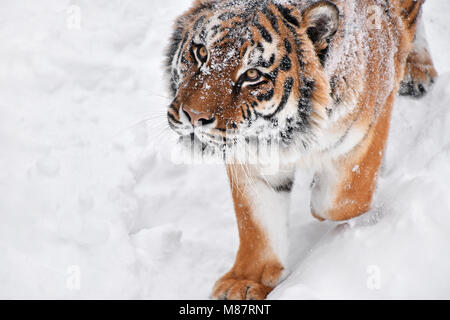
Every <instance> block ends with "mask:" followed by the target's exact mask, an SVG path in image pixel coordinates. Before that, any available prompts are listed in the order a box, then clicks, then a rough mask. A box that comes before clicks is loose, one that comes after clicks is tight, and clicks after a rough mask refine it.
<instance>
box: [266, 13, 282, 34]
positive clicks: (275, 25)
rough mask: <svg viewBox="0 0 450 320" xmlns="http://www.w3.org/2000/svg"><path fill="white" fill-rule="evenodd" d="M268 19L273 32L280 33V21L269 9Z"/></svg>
mask: <svg viewBox="0 0 450 320" xmlns="http://www.w3.org/2000/svg"><path fill="white" fill-rule="evenodd" d="M266 17H267V20H269V21H270V24H271V25H272V28H273V30H275V32H276V33H279V32H280V29H279V27H278V19H277V17H276V16H275V14H274V13H273V11H272V10H270V9H267V12H266Z"/></svg>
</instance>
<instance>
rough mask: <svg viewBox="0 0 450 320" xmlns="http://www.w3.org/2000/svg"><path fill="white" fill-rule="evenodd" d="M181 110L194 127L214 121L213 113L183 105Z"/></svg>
mask: <svg viewBox="0 0 450 320" xmlns="http://www.w3.org/2000/svg"><path fill="white" fill-rule="evenodd" d="M182 109H183V112H184V114H185V115H186V116H187V118H188V119H189V121H190V122H191V124H192V125H193V126H194V127H199V126H205V125H208V124H211V123H213V122H214V121H216V118H215V117H214V115H211V114H208V113H204V112H200V111H196V110H192V109H190V108H188V107H183V108H182Z"/></svg>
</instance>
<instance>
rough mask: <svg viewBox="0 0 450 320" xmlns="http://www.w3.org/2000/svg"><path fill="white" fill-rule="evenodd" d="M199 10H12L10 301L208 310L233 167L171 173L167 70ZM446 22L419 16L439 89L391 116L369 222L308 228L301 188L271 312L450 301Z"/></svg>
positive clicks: (31, 6)
mask: <svg viewBox="0 0 450 320" xmlns="http://www.w3.org/2000/svg"><path fill="white" fill-rule="evenodd" d="M189 4H190V0H182V1H180V0H166V1H164V2H161V1H157V0H145V1H133V2H124V1H120V0H108V1H100V0H99V1H86V0H85V1H82V0H75V1H68V0H67V1H56V0H44V1H39V3H37V2H36V3H34V2H29V1H27V2H26V1H17V0H14V1H13V0H3V1H2V8H3V10H2V12H1V13H0V39H1V41H0V97H1V99H0V110H1V119H0V146H1V151H0V166H1V168H3V170H1V171H0V194H1V195H2V196H1V198H0V217H1V224H0V298H7V299H11V298H31V299H35V298H46V299H50V298H62V299H81V298H85V299H92V298H106V299H156V298H158V299H206V298H208V297H209V294H210V290H211V288H212V286H213V284H214V282H215V280H217V278H218V277H219V276H221V275H222V274H223V273H225V272H226V271H228V269H229V268H230V267H231V265H232V263H233V261H234V254H235V251H236V248H237V245H238V237H237V228H236V226H235V218H234V213H233V207H232V201H231V195H230V192H229V188H228V181H227V178H226V173H225V170H224V168H223V166H221V165H203V166H199V165H197V166H194V165H183V164H179V163H176V161H174V160H175V159H172V158H171V138H170V134H169V133H170V132H169V129H168V127H167V124H166V119H165V113H166V107H167V104H168V103H169V98H168V91H167V90H166V84H165V81H164V80H163V78H164V76H163V68H162V61H163V52H164V49H165V46H166V45H167V41H168V40H167V39H168V35H169V33H170V30H171V25H172V22H173V20H174V18H175V17H176V16H177V15H178V14H180V13H181V12H182V11H183V10H184V9H185V8H187V7H188V6H189ZM449 10H450V3H449V2H448V1H445V0H434V1H427V3H426V5H425V22H426V27H427V32H428V35H429V41H430V47H431V51H432V53H433V56H434V59H435V64H436V66H437V69H438V71H439V72H440V78H439V80H438V81H437V83H436V85H435V87H434V89H433V91H432V92H431V93H430V94H429V95H428V96H426V97H425V98H423V99H421V100H414V99H410V98H398V100H397V103H396V108H395V110H394V115H393V125H392V130H391V136H390V140H389V147H388V152H387V156H386V160H385V164H384V167H383V171H382V173H381V178H380V183H379V187H378V190H377V193H376V196H375V200H374V207H373V209H372V210H371V212H370V213H368V214H367V215H365V216H363V217H360V218H358V219H355V220H353V221H350V222H347V223H341V224H337V223H330V222H325V223H319V222H317V221H315V220H314V219H313V218H312V217H311V216H310V214H309V194H308V191H307V190H308V186H309V183H310V179H309V178H310V175H309V174H308V173H307V172H299V173H298V179H297V181H299V182H300V183H299V184H298V185H296V186H295V190H294V198H293V199H292V210H291V216H290V221H291V230H290V231H291V234H290V238H291V243H292V245H291V246H292V248H291V252H290V265H291V266H290V267H291V274H290V275H289V277H288V278H287V279H286V280H285V281H284V282H283V283H282V284H281V285H280V286H279V287H277V288H276V289H275V290H274V292H273V293H272V294H271V295H270V297H269V298H271V299H308V298H313V299H324V298H325V299H326V298H331V299H335V298H338V299H341V298H343V299H347V298H357V299H378V298H383V299H391V298H407V299H415V298H426V299H429V298H447V299H448V298H450V275H449V272H448V270H449V269H450V249H449V247H448V243H450V197H449V196H448V195H449V194H450V184H449V183H448V181H449V179H450V110H449V106H450V62H448V58H447V54H446V53H447V52H449V50H450V41H448V40H449V39H448V35H449V34H450V30H449V28H450V27H449V26H448V23H447V17H446V13H447V12H449ZM355 170H357V168H355Z"/></svg>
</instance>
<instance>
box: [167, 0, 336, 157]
mask: <svg viewBox="0 0 450 320" xmlns="http://www.w3.org/2000/svg"><path fill="white" fill-rule="evenodd" d="M281 3H282V4H281ZM338 24H339V11H338V9H337V7H336V6H335V5H334V4H333V3H331V2H329V1H319V2H314V3H313V4H312V5H307V4H305V1H295V2H294V1H279V0H197V1H196V2H195V4H194V7H193V8H192V9H190V10H189V11H188V12H187V13H185V14H184V15H183V16H181V17H180V18H179V19H178V20H177V22H176V26H175V30H174V33H173V35H172V38H171V44H170V47H169V50H168V54H167V70H168V73H169V74H170V88H171V92H172V94H173V96H174V99H173V102H172V103H171V104H170V106H169V110H168V121H169V125H170V126H171V128H172V129H173V130H175V131H176V132H177V133H178V134H179V135H180V136H182V137H188V138H189V139H192V140H197V141H201V143H202V144H203V146H204V148H208V147H209V148H214V149H217V150H222V151H223V150H225V149H226V147H227V146H230V145H235V144H236V143H237V140H240V141H245V143H247V144H251V143H254V142H252V141H259V140H260V139H266V140H269V141H271V143H274V142H275V143H279V144H280V145H281V146H282V147H283V148H286V149H289V148H291V149H292V148H295V149H296V150H307V149H308V148H310V147H311V145H312V144H313V143H314V140H315V135H316V132H317V130H319V129H320V126H321V120H322V119H323V118H324V117H325V116H326V108H327V107H328V106H329V105H330V104H331V97H330V91H331V90H330V84H329V82H328V80H327V76H326V74H325V70H324V64H325V63H326V59H327V51H328V47H329V45H330V42H331V39H332V37H333V35H334V34H335V33H336V31H337V28H338ZM255 138H256V139H255Z"/></svg>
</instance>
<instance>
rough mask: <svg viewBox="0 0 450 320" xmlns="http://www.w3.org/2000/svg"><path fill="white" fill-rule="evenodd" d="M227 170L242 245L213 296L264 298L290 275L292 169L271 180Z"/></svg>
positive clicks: (245, 170) (238, 167) (233, 167)
mask: <svg viewBox="0 0 450 320" xmlns="http://www.w3.org/2000/svg"><path fill="white" fill-rule="evenodd" d="M227 171H228V176H229V179H230V185H231V189H232V196H233V201H234V207H235V212H236V218H237V224H238V230H239V239H240V245H239V250H238V252H237V255H236V260H235V263H234V266H233V267H232V269H231V270H230V271H229V272H228V273H226V274H225V275H224V276H223V277H222V278H220V279H219V280H218V281H217V282H216V284H215V286H214V289H213V294H212V297H213V298H214V299H227V300H261V299H265V298H266V296H267V295H268V294H269V292H270V291H272V289H273V288H274V287H275V286H276V285H277V284H278V282H279V281H280V280H281V278H282V276H283V274H284V273H285V271H286V260H287V255H288V235H287V214H288V209H289V201H290V191H291V188H292V183H293V182H292V181H293V180H292V179H293V169H292V170H289V172H287V173H284V174H279V175H277V176H269V177H263V176H261V175H260V174H258V173H257V172H256V171H255V170H253V169H251V168H248V167H244V166H242V165H228V166H227Z"/></svg>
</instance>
